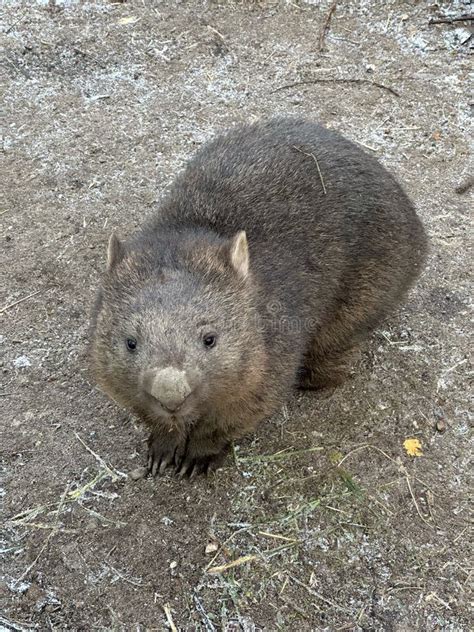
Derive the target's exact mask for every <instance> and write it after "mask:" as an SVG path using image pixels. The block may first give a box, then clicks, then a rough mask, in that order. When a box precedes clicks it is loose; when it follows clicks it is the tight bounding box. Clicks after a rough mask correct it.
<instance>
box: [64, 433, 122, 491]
mask: <svg viewBox="0 0 474 632" xmlns="http://www.w3.org/2000/svg"><path fill="white" fill-rule="evenodd" d="M74 434H75V436H76V439H77V440H78V441H79V442H80V443H82V445H83V446H84V447H85V449H86V450H87V451H88V452H89V454H92V456H93V457H94V459H95V460H96V461H97V462H98V463H100V465H102V467H103V468H104V469H105V470H107V472H108V473H109V475H110V476H111V477H112V480H114V481H115V480H117V479H118V478H127V475H126V474H125V473H124V472H120V471H119V470H116V469H115V468H114V467H112V466H111V465H107V463H106V462H105V461H104V459H103V458H102V457H101V456H99V455H98V454H96V453H95V452H94V450H92V449H91V448H89V446H88V445H87V443H86V442H85V441H84V440H83V439H82V438H81V437H80V436H79V435H78V434H77V432H76V431H74Z"/></svg>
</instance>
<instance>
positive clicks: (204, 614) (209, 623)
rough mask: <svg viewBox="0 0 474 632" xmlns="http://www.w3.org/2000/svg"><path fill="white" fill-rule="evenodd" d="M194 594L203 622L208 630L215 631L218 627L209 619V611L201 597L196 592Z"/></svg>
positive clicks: (208, 631)
mask: <svg viewBox="0 0 474 632" xmlns="http://www.w3.org/2000/svg"><path fill="white" fill-rule="evenodd" d="M193 596H194V603H195V604H196V608H197V610H198V611H199V612H200V613H201V615H202V617H203V619H202V622H203V623H204V625H205V626H206V630H207V632H215V630H216V628H215V626H214V624H213V623H212V621H211V620H210V619H209V617H208V615H207V612H206V611H205V610H204V606H203V605H202V603H201V602H200V601H199V597H198V596H197V595H196V594H194V595H193Z"/></svg>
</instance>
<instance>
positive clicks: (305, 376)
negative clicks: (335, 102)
mask: <svg viewBox="0 0 474 632" xmlns="http://www.w3.org/2000/svg"><path fill="white" fill-rule="evenodd" d="M242 231H245V233H243V232H242ZM425 254H426V237H425V233H424V230H423V227H422V225H421V222H420V220H419V219H418V217H417V215H416V212H415V209H414V207H413V205H412V204H411V202H410V200H409V199H408V197H407V195H406V194H405V193H404V191H403V189H402V188H401V187H400V185H399V184H398V183H397V182H396V180H395V179H394V178H393V176H391V175H390V174H389V173H388V172H387V171H386V170H385V169H384V168H383V167H382V166H381V165H380V163H379V162H378V161H377V160H376V159H375V158H373V157H372V156H370V155H367V154H366V153H365V152H364V151H363V150H362V149H361V148H359V147H358V146H357V145H355V144H353V143H351V142H349V141H348V140H346V139H345V138H343V137H342V136H341V135H339V134H338V133H336V132H334V131H330V130H328V129H325V128H324V127H322V126H321V125H318V124H316V123H312V122H308V121H304V120H300V119H289V118H278V119H272V120H269V121H266V122H261V123H256V124H254V125H243V126H240V127H236V128H234V129H232V130H231V131H229V132H228V133H226V134H225V135H223V136H220V137H218V138H217V139H215V140H213V141H211V142H209V143H207V144H206V145H204V146H203V147H202V149H201V150H200V151H198V153H197V154H196V155H195V156H194V158H193V159H192V160H191V161H190V162H189V163H188V165H187V166H186V168H185V170H184V172H183V173H182V174H181V175H179V176H178V177H177V179H176V181H175V183H174V185H173V187H172V189H171V191H170V192H169V194H168V195H167V197H166V199H165V200H164V201H163V203H162V204H161V206H160V208H159V209H158V210H157V212H156V213H155V214H154V216H153V217H152V218H151V219H150V220H149V221H148V222H146V223H145V224H144V225H143V227H142V228H141V230H139V232H138V233H137V234H136V235H134V236H133V237H132V238H130V239H129V240H128V241H127V242H125V243H123V242H120V241H119V240H118V239H117V238H116V237H115V236H113V237H112V238H111V241H110V244H109V254H108V269H107V272H106V273H105V275H104V279H103V282H102V286H101V289H100V291H99V294H98V298H97V301H96V307H95V310H94V317H93V322H92V329H93V337H92V345H91V354H92V359H93V365H94V369H95V373H96V376H97V379H98V382H99V384H100V385H101V386H102V387H103V388H104V390H105V391H106V392H107V393H109V394H110V395H111V396H112V397H113V398H114V399H115V400H117V401H118V402H120V403H121V404H123V405H124V406H126V407H128V408H129V409H131V410H133V411H134V412H135V413H136V414H137V415H138V416H139V417H140V418H141V419H142V420H143V421H144V422H145V423H147V424H148V426H149V427H150V428H151V436H150V442H149V449H150V451H149V457H150V458H149V467H150V469H151V470H152V471H153V473H156V472H157V471H163V470H164V469H165V468H166V467H167V466H169V465H172V466H174V467H175V468H176V469H177V470H178V471H179V472H180V473H181V474H190V473H198V472H201V471H205V470H207V468H208V467H209V466H212V467H215V466H217V465H218V464H219V463H220V462H221V460H222V457H223V456H224V455H225V453H226V450H227V448H228V446H229V444H230V443H231V442H232V441H233V440H234V439H236V438H239V437H241V436H243V435H245V434H247V433H249V432H251V431H252V430H253V429H254V428H255V427H256V425H257V424H258V422H259V421H261V420H262V419H264V418H265V417H268V416H269V415H270V414H272V413H273V412H274V411H275V410H277V409H278V408H279V406H281V404H282V403H283V402H284V401H285V400H286V399H287V397H288V395H289V394H290V392H291V389H292V387H294V386H295V385H299V386H300V387H303V388H320V387H324V386H328V385H331V384H337V383H339V382H340V381H341V380H342V379H343V377H344V371H345V365H346V363H347V357H348V355H349V354H350V352H351V350H352V349H353V348H354V346H356V345H357V344H358V343H359V342H360V341H361V340H362V339H363V338H364V337H365V336H366V335H367V333H368V332H369V331H371V330H372V329H373V328H374V327H375V326H376V325H377V324H378V323H379V322H380V321H381V320H382V319H383V318H384V317H385V316H386V315H387V314H388V313H389V312H390V311H392V310H393V308H394V307H395V306H396V305H397V304H398V303H399V302H400V301H401V300H402V298H403V296H404V295H405V293H406V292H407V290H408V289H409V287H410V286H411V285H412V283H413V282H414V281H415V279H416V278H417V276H418V275H419V273H420V271H421V269H422V266H423V262H424V259H425ZM209 336H212V337H211V338H209ZM130 337H131V338H132V339H133V340H134V341H136V349H132V350H130V349H127V344H128V343H126V341H127V339H130ZM203 340H206V341H207V342H214V341H215V345H213V346H212V348H208V347H205V346H204V344H203ZM170 367H171V368H172V371H173V373H172V374H171V373H168V374H167V375H172V376H175V375H177V376H178V377H177V378H176V380H178V381H179V380H181V379H182V381H183V383H184V384H185V387H186V390H185V392H186V393H188V392H190V395H189V396H187V397H186V398H185V399H184V400H183V402H182V403H181V401H180V402H179V403H180V406H179V407H175V404H174V403H173V409H172V410H170V409H168V408H167V407H166V406H165V405H164V404H163V401H164V400H163V401H159V400H160V396H158V399H157V398H156V397H155V396H153V395H151V394H150V393H151V387H150V386H149V382H150V381H151V382H153V380H155V382H156V380H158V382H159V380H160V379H161V378H158V377H157V376H159V375H162V374H163V375H164V373H163V371H164V370H165V372H166V371H168V372H169V370H170ZM179 376H183V377H182V378H181V377H179ZM167 379H168V378H167ZM169 379H171V378H169ZM174 379H175V378H174V377H173V380H174ZM151 382H150V383H151ZM168 386H169V385H167V388H168ZM181 387H182V384H180V388H181ZM157 388H158V393H162V392H165V391H164V390H163V388H164V387H163V384H162V383H158V385H157ZM169 388H171V389H172V388H173V384H171V387H169ZM160 389H161V390H160ZM166 392H168V391H166ZM179 392H180V393H181V391H179ZM183 392H184V391H183ZM153 393H155V391H153ZM163 397H164V396H163ZM180 397H181V396H180ZM183 398H184V396H183V397H181V399H183Z"/></svg>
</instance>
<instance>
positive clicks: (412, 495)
mask: <svg viewBox="0 0 474 632" xmlns="http://www.w3.org/2000/svg"><path fill="white" fill-rule="evenodd" d="M405 478H406V481H407V485H408V490H409V491H410V495H411V497H412V499H413V503H414V505H415V507H416V513H417V514H418V515H419V516H420V518H421V519H422V520H423V522H424V523H425V524H426V525H428V526H429V528H430V529H434V527H433V525H431V524H430V523H429V522H428V520H426V518H425V517H424V516H423V514H422V513H421V511H420V508H419V506H418V503H417V502H416V498H415V494H414V493H413V489H412V486H411V483H410V477H409V475H408V473H406V474H405Z"/></svg>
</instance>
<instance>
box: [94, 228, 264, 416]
mask: <svg viewBox="0 0 474 632" xmlns="http://www.w3.org/2000/svg"><path fill="white" fill-rule="evenodd" d="M150 239H151V238H150ZM160 248H163V250H164V251H165V255H163V256H160V255H159V254H158V255H157V249H158V250H159V249H160ZM254 294H255V286H254V281H253V277H252V274H251V262H250V261H249V250H248V245H247V239H246V235H245V233H244V232H239V233H238V234H237V235H235V237H234V238H232V239H228V240H225V239H219V238H209V237H202V236H201V237H199V238H196V236H194V237H192V236H190V237H189V238H188V239H186V238H181V239H180V240H179V241H178V242H177V243H174V244H173V243H166V241H163V239H161V241H157V242H156V243H152V242H151V241H150V242H148V243H146V244H144V243H143V242H142V243H138V245H137V243H135V244H134V242H131V243H130V244H128V245H127V244H126V243H125V244H124V243H122V242H120V241H119V240H118V239H117V237H115V235H112V237H111V238H110V241H109V248H108V262H107V271H106V273H105V276H104V279H103V283H102V287H101V289H100V291H99V295H98V299H97V304H96V310H95V316H94V321H93V340H92V360H93V365H94V369H95V373H96V377H97V379H98V382H99V384H100V385H101V386H102V388H103V389H104V390H105V391H106V392H107V393H108V394H109V395H110V396H111V397H113V399H115V400H117V401H118V402H120V403H121V404H123V405H125V406H126V407H128V408H131V409H133V410H134V411H135V412H137V413H138V414H139V415H140V416H141V417H142V418H143V419H145V420H147V421H148V422H149V423H150V424H153V423H155V422H156V421H157V420H160V421H161V422H163V421H165V422H169V424H170V427H171V426H177V425H182V423H183V422H184V423H186V422H192V421H193V420H194V419H196V418H198V417H199V416H200V415H201V414H203V413H206V412H209V408H211V410H212V402H213V401H217V400H220V404H221V405H222V400H223V399H224V400H225V399H226V397H227V398H228V399H229V400H232V396H233V394H234V392H235V391H237V390H238V389H239V386H240V384H241V383H242V381H245V378H246V374H247V373H248V370H249V368H250V367H252V365H253V363H255V362H256V361H257V357H258V355H259V354H261V353H262V344H261V334H260V331H259V327H258V322H257V320H256V318H255V310H254V306H253V296H254Z"/></svg>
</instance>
